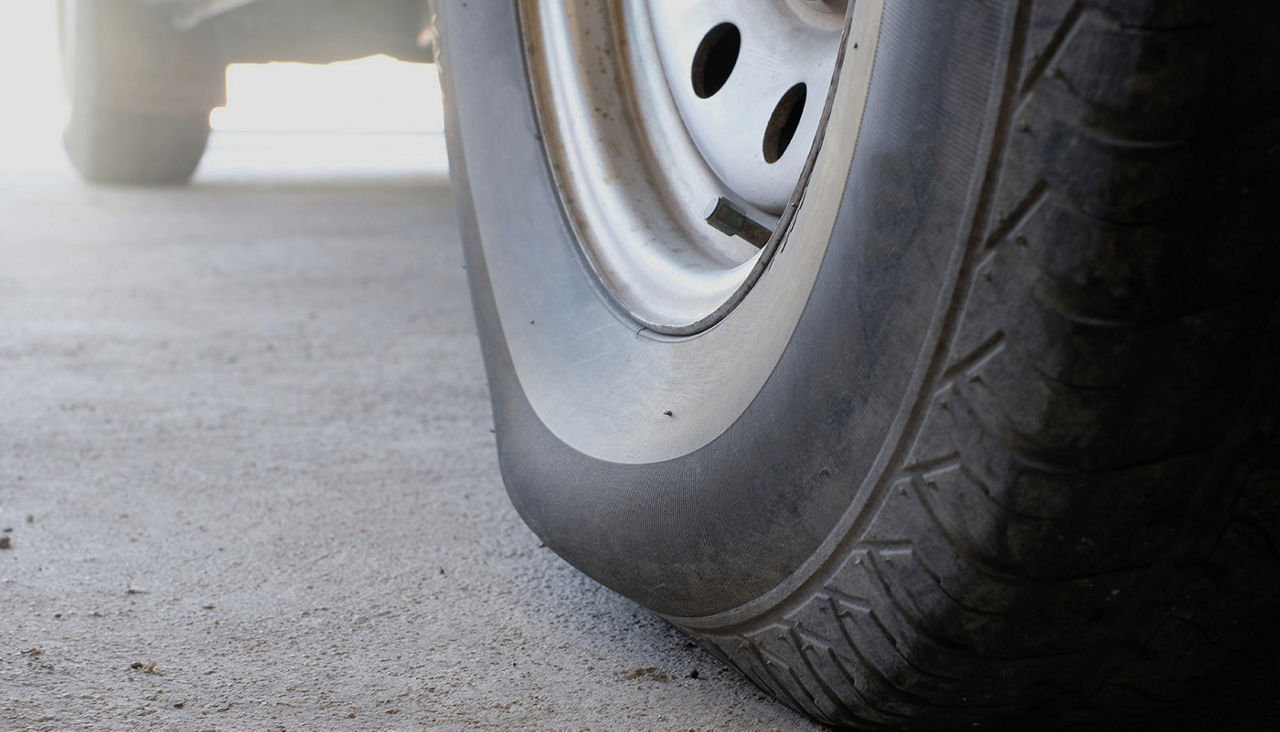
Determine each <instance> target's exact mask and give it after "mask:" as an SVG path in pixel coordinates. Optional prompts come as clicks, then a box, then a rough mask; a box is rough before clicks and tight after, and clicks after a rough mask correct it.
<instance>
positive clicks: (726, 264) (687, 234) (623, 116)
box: [518, 0, 855, 337]
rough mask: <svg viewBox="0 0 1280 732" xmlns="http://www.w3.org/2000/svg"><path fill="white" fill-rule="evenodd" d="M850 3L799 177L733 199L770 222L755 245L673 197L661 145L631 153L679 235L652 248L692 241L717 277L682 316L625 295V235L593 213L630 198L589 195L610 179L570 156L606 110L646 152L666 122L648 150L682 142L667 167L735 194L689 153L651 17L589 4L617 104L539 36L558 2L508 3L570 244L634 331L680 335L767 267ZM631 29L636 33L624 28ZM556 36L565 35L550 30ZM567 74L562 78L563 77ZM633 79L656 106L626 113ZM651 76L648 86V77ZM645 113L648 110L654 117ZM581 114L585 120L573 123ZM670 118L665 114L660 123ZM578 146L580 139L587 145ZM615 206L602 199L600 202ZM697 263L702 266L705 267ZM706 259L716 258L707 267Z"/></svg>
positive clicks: (793, 199) (633, 94)
mask: <svg viewBox="0 0 1280 732" xmlns="http://www.w3.org/2000/svg"><path fill="white" fill-rule="evenodd" d="M853 4H854V3H853V2H852V1H851V2H850V3H849V12H846V13H845V17H844V20H843V23H842V26H841V32H840V36H839V39H838V41H837V43H836V49H837V51H836V58H835V61H834V64H833V68H832V74H831V79H830V80H829V82H828V84H827V88H826V93H825V94H824V95H823V104H822V111H821V114H820V116H819V119H818V122H817V126H816V130H815V133H814V138H813V140H812V142H811V143H810V145H809V149H808V151H807V154H806V156H805V158H804V163H803V165H802V167H801V173H800V176H799V178H798V180H797V181H796V183H795V185H794V187H793V188H792V192H791V195H790V197H789V198H788V200H787V202H786V204H785V205H784V206H783V208H782V211H781V212H780V213H778V214H776V215H774V214H770V213H768V212H766V211H764V210H761V209H759V208H757V207H755V206H753V205H750V204H745V205H743V206H742V208H743V209H744V210H745V211H746V213H747V214H748V215H749V216H751V217H752V218H754V219H755V220H756V221H759V222H761V223H763V224H764V225H766V226H769V227H770V228H772V231H773V233H772V235H771V236H770V238H769V240H768V242H767V243H766V244H765V245H764V246H763V247H761V248H760V249H759V250H754V248H753V247H750V245H746V244H745V243H743V242H741V241H740V240H736V239H731V238H730V237H726V236H724V235H721V234H719V233H718V232H716V233H714V234H713V233H712V227H711V226H709V225H708V224H707V223H706V222H705V221H703V219H702V217H703V216H704V215H705V212H706V204H707V203H708V201H702V200H693V201H689V200H688V199H687V197H686V199H685V200H683V201H681V200H677V199H678V198H679V194H678V193H677V192H678V191H680V190H681V189H682V188H685V186H683V185H682V184H681V182H680V181H677V180H676V179H675V178H674V177H673V176H672V175H671V173H672V168H673V167H675V166H669V165H664V164H663V163H664V162H666V160H664V159H662V156H659V159H657V160H655V159H654V158H653V157H651V156H650V157H646V158H643V159H641V160H639V161H634V160H633V162H639V163H640V164H641V165H643V166H644V167H645V173H646V175H645V176H644V178H643V179H644V182H645V183H646V184H647V188H648V190H646V191H644V195H645V196H646V197H647V198H648V201H649V203H650V206H651V208H652V204H653V202H661V204H662V206H661V207H662V208H664V209H665V211H666V213H667V214H668V215H669V216H670V219H669V220H667V221H665V222H663V223H664V224H665V228H666V229H667V230H668V235H670V232H671V231H674V232H677V233H678V235H680V237H681V238H680V241H678V242H674V247H673V243H672V242H670V241H667V242H663V244H665V247H661V248H677V249H679V248H687V249H689V250H693V251H694V252H695V254H694V261H695V262H696V261H697V259H698V257H699V256H700V257H701V260H702V261H701V264H703V265H704V267H703V268H702V269H701V270H698V269H695V270H694V274H695V275H699V274H700V275H706V274H712V275H713V276H718V278H719V280H718V282H716V283H715V284H716V285H718V287H716V288H715V289H714V292H713V294H712V295H711V296H710V298H706V297H704V298H703V299H704V301H705V300H706V299H712V300H714V302H715V303H716V304H715V305H714V306H704V307H703V308H701V309H697V310H696V314H693V315H688V316H687V317H669V314H670V309H669V308H666V309H664V308H663V305H666V304H667V303H662V302H657V303H655V301H654V299H653V296H652V293H650V294H649V295H648V296H647V297H637V296H636V295H635V294H634V293H633V292H632V288H631V287H630V285H631V282H629V281H628V279H627V276H628V274H629V273H630V274H635V273H636V272H637V269H638V268H637V267H634V266H632V267H630V268H627V267H625V266H623V267H620V266H619V262H620V260H624V261H623V262H622V263H623V264H626V262H625V259H626V258H628V257H629V252H628V249H633V248H635V247H636V244H635V243H634V242H632V241H631V240H630V239H629V238H628V236H627V234H623V233H619V232H618V231H616V229H617V228H620V227H616V226H614V227H609V226H603V225H602V222H606V221H609V219H610V218H615V217H613V216H610V210H605V209H610V206H618V205H624V207H625V204H623V203H622V201H623V200H624V199H631V201H630V203H631V205H632V206H636V204H635V202H634V198H632V197H631V196H622V195H615V196H613V197H611V198H608V199H606V200H607V201H609V202H610V206H603V205H602V203H601V201H599V200H593V199H595V198H596V194H594V193H593V192H592V189H595V190H601V189H606V188H608V187H609V185H610V183H611V182H612V181H610V180H609V179H608V178H605V177H601V176H600V175H598V174H596V175H592V174H591V171H590V170H589V168H590V167H592V166H590V165H585V164H584V163H583V161H582V158H583V157H584V156H585V155H587V154H588V153H584V151H583V150H582V149H581V148H582V147H583V146H584V142H583V141H584V134H585V135H586V136H587V137H590V138H594V139H596V140H601V141H603V140H605V139H606V138H607V137H608V135H607V134H605V129H604V128H605V127H606V126H605V125H603V124H602V122H601V120H613V121H614V125H613V127H612V128H610V131H612V132H613V133H615V134H616V133H617V132H618V129H617V128H618V125H617V121H618V120H626V122H625V123H624V125H623V128H624V129H625V131H626V132H627V133H628V134H630V135H632V136H633V138H634V139H638V140H641V141H643V142H642V143H641V145H646V144H647V145H648V146H649V147H648V148H647V152H650V153H653V152H655V146H654V140H655V138H654V137H653V135H654V134H662V133H665V134H668V135H669V134H672V133H673V132H678V133H679V138H680V139H678V140H675V141H673V142H672V143H671V144H669V145H668V144H660V145H657V148H658V151H665V152H666V154H667V156H666V157H667V159H668V160H669V158H670V148H671V147H676V148H682V149H683V152H684V154H685V155H686V156H687V155H688V152H689V151H692V152H693V154H694V155H695V156H696V158H694V159H693V160H689V159H682V160H681V161H680V162H681V163H683V165H681V166H679V168H680V169H681V170H682V171H683V172H685V173H688V172H689V170H690V168H700V169H701V171H702V176H701V177H702V179H703V181H704V186H703V188H704V190H706V191H707V192H708V193H709V194H710V195H711V196H716V195H724V196H728V197H730V200H734V199H735V198H736V196H734V194H733V193H732V192H731V190H730V189H729V188H728V187H727V186H726V185H725V184H724V183H723V182H721V181H720V180H719V179H718V178H717V177H716V174H715V173H714V172H713V171H712V170H711V168H710V166H709V165H708V163H707V162H706V160H705V159H704V158H703V157H702V156H701V152H700V151H699V150H698V148H697V145H696V143H695V142H694V141H693V139H692V137H691V135H690V132H689V130H688V128H687V127H686V126H685V122H684V120H683V118H682V117H681V116H680V112H679V110H678V109H677V106H676V102H675V100H674V99H673V98H672V95H671V91H670V88H669V86H668V85H669V83H670V80H669V79H668V77H667V75H666V71H665V70H664V69H663V67H662V66H663V65H662V64H660V63H659V64H655V63H653V59H654V58H655V56H654V54H656V53H657V42H656V40H655V39H654V37H653V28H652V25H651V24H650V23H649V20H648V12H649V5H648V2H647V1H646V0H623V2H622V3H621V12H618V11H615V10H605V9H604V6H605V5H606V4H604V3H601V4H600V5H601V11H600V12H605V13H608V15H609V16H610V17H609V27H610V30H611V31H612V34H611V40H612V42H613V43H612V46H610V47H608V48H607V49H606V48H605V47H603V46H600V45H598V44H597V46H596V48H597V49H598V50H600V51H601V54H602V58H603V57H607V56H609V55H610V53H612V51H613V49H620V52H618V53H617V54H616V56H615V57H614V59H613V63H615V64H616V67H615V68H613V69H609V68H608V66H607V65H606V64H605V63H603V62H602V63H601V65H600V67H599V68H600V72H601V73H602V74H603V73H607V72H608V71H613V72H614V76H613V77H612V80H613V81H615V82H618V81H619V80H625V82H627V83H618V84H617V86H618V87H619V88H621V89H625V90H626V91H625V92H618V93H619V94H620V96H621V97H623V99H625V100H626V102H628V103H629V106H628V105H627V104H620V105H614V106H602V105H599V104H598V102H599V99H598V97H592V96H591V95H590V94H588V93H587V91H586V90H584V86H585V87H589V86H590V82H591V78H590V76H591V74H590V73H587V72H584V71H583V70H584V67H591V68H594V67H593V66H592V64H590V63H588V62H587V61H586V60H585V58H584V57H579V58H578V64H577V65H575V64H574V63H573V62H572V61H567V60H566V59H565V56H566V55H569V56H573V55H574V50H575V47H573V46H572V44H564V43H556V42H555V40H554V39H552V38H551V37H550V36H551V34H552V33H553V32H554V31H549V30H548V25H554V24H556V23H563V21H564V18H563V17H557V12H558V9H559V8H561V7H562V4H560V3H547V2H539V1H538V0H522V2H520V3H519V4H518V13H519V17H520V24H521V26H522V28H523V33H522V36H523V42H524V49H523V50H524V62H525V70H526V75H527V76H528V77H529V81H530V88H531V90H532V92H533V93H532V97H533V102H534V109H535V113H536V115H537V119H538V126H539V130H540V132H541V138H542V143H543V149H544V151H545V154H546V157H547V160H548V164H549V165H548V167H549V170H550V173H551V175H552V177H553V179H554V182H555V187H556V189H557V192H558V195H559V197H560V201H561V204H562V206H563V208H564V213H565V215H566V218H567V220H568V222H569V224H570V226H571V228H572V229H573V231H574V234H575V239H576V242H577V245H578V246H577V247H576V249H577V250H578V251H579V253H580V255H581V258H582V259H583V261H584V263H585V265H586V266H587V268H588V269H589V270H590V271H591V273H592V274H593V275H594V280H595V282H596V283H597V285H598V287H599V289H600V290H601V291H602V293H603V294H604V295H605V297H606V299H607V300H608V301H609V302H610V303H611V304H612V305H613V306H614V308H615V309H616V310H617V311H618V312H619V315H621V316H622V317H625V318H629V319H630V320H632V321H634V322H636V323H637V324H638V325H639V326H640V331H639V332H646V331H647V332H648V333H649V334H650V335H652V336H658V337H661V336H669V337H684V336H692V335H696V334H698V333H700V332H703V331H705V330H707V329H709V328H711V327H712V326H714V325H715V324H716V323H718V322H719V321H720V320H722V319H723V318H724V317H725V316H726V315H728V314H729V313H730V312H732V311H733V309H734V308H735V307H737V305H738V304H739V303H741V301H742V300H743V299H744V298H745V297H746V295H747V294H748V293H749V292H750V290H751V289H752V287H753V286H754V285H755V284H756V282H757V281H758V280H759V278H760V276H761V275H762V274H763V273H764V272H765V271H766V270H767V269H768V268H769V265H770V262H771V261H772V259H773V257H774V256H775V255H776V254H777V253H778V251H779V250H780V249H782V248H784V242H785V240H786V238H787V236H788V233H789V231H790V229H791V225H792V222H793V220H794V216H795V213H796V211H797V209H798V208H799V206H800V204H801V202H802V199H803V194H804V190H805V186H806V184H807V183H808V180H809V177H810V174H811V173H812V171H813V167H814V164H815V161H816V159H817V157H818V154H819V152H820V150H821V147H822V142H823V139H824V137H825V134H826V128H827V122H828V120H829V117H830V114H831V108H832V101H833V98H834V95H835V90H836V86H837V80H838V79H839V78H840V72H841V67H842V66H843V63H844V58H845V54H846V51H847V50H848V49H847V46H848V38H849V36H850V33H851V26H852V21H853V18H854V16H855V14H854V13H853V12H852V6H853ZM560 12H568V11H560ZM628 29H631V30H632V32H628ZM636 30H638V31H640V32H641V33H639V34H638V33H636V32H634V31H636ZM560 40H572V39H570V38H569V37H568V36H566V35H564V34H563V31H561V39H560ZM637 41H639V42H637ZM552 65H558V70H559V71H561V72H579V73H585V76H584V77H583V78H578V77H571V78H570V79H566V78H565V73H561V74H560V75H559V76H557V75H555V74H554V72H553V71H552V70H551V69H550V68H549V67H550V66H552ZM569 81H572V82H573V83H567V82H569ZM637 82H639V83H642V84H646V85H647V87H646V90H647V91H648V92H649V96H648V97H647V98H646V102H649V103H652V102H654V101H655V95H654V93H655V92H661V93H660V94H658V95H657V96H656V101H659V102H661V104H660V109H658V110H656V112H657V113H656V114H637V113H635V111H636V110H639V109H641V107H640V105H639V103H638V102H637V101H636V98H637V96H639V95H640V91H639V90H637V86H636V83H637ZM658 82H660V84H658ZM655 86H657V87H658V88H656V89H655V88H653V87H655ZM588 109H590V110H592V112H594V113H593V114H584V111H585V110H588ZM655 118H660V119H658V120H655ZM584 120H585V121H587V122H589V123H593V124H585V125H584V124H583V121H584ZM672 120H674V121H675V123H676V124H672ZM586 146H587V147H590V145H586ZM588 152H589V151H588ZM613 157H614V158H615V159H612V160H606V161H600V160H594V161H593V162H597V163H599V162H606V163H608V164H609V165H607V166H605V167H607V168H608V169H612V170H615V171H616V170H619V169H624V166H625V162H627V161H625V160H623V158H625V156H624V155H621V154H616V155H614V156H613ZM706 181H711V182H712V183H711V184H710V185H708V184H706ZM628 193H630V191H628ZM738 200H740V199H738ZM593 209H594V210H593ZM616 210H617V209H612V211H616ZM626 213H627V214H628V215H629V216H630V219H631V221H632V222H634V221H643V220H645V219H646V218H647V217H646V216H645V215H644V214H643V213H639V212H638V211H637V210H635V208H632V209H631V210H629V211H627V212H626ZM650 220H651V219H650ZM621 228H626V227H621ZM637 228H638V227H635V226H632V227H630V228H629V229H628V232H629V233H632V234H634V233H635V232H636V231H637ZM644 233H646V234H649V235H650V238H651V239H653V238H655V237H653V234H654V232H653V231H652V230H651V229H649V230H645V231H644ZM717 237H718V240H717ZM640 246H641V247H646V246H647V247H650V251H652V250H653V248H655V246H654V244H653V243H652V242H650V243H646V244H641V245H640ZM746 249H751V250H753V251H751V252H747V251H745V250H746ZM631 258H634V257H631ZM734 258H739V259H741V261H739V262H737V263H731V261H732V259H734ZM726 260H728V261H726ZM708 263H711V264H712V265H713V266H706V265H707V264H708ZM715 263H718V264H719V265H720V266H718V267H716V266H714V264H715ZM640 274H641V275H642V276H643V275H646V274H649V275H651V274H652V273H644V272H641V273H640ZM658 289H661V288H658ZM655 305H657V307H655ZM689 312H691V309H688V308H686V309H685V313H686V314H688V313H689ZM664 316H668V317H664Z"/></svg>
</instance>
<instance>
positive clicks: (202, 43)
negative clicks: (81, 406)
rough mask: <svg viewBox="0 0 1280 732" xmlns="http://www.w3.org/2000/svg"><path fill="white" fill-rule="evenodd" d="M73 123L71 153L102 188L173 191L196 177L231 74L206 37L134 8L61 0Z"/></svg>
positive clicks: (128, 2)
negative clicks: (155, 187)
mask: <svg viewBox="0 0 1280 732" xmlns="http://www.w3.org/2000/svg"><path fill="white" fill-rule="evenodd" d="M58 9H59V15H60V28H61V45H62V56H63V66H64V73H65V79H66V85H67V91H68V95H69V97H70V101H71V117H70V120H69V122H68V124H67V129H66V132H65V134H64V138H63V139H64V144H65V147H66V150H67V155H68V156H69V157H70V159H71V162H72V164H73V165H74V166H75V168H76V170H78V171H79V172H80V174H81V175H83V176H84V177H85V179H87V180H89V181H91V182H94V183H106V184H128V185H173V184H177V183H182V182H185V181H186V180H187V179H189V178H190V177H191V175H192V174H193V173H194V172H195V169H196V166H197V165H198V164H199V163H200V158H201V156H202V155H203V154H204V149H205V144H206V142H207V141H208V137H209V112H210V111H211V110H212V109H213V108H214V107H216V106H218V105H220V104H222V103H223V101H224V99H223V95H224V93H225V81H224V69H225V65H224V64H222V63H220V62H219V61H217V60H216V57H215V55H214V54H213V53H212V52H211V49H210V47H209V45H208V42H207V39H205V38H204V37H203V36H202V35H201V34H200V33H199V32H198V31H193V32H187V33H184V32H179V31H178V30H176V29H174V28H173V27H172V26H171V25H170V24H169V22H168V20H167V18H165V17H164V16H162V15H161V14H159V13H158V12H157V11H155V10H151V9H148V8H147V7H146V6H143V5H140V4H139V3H137V2H136V1H135V0H60V3H59V6H58Z"/></svg>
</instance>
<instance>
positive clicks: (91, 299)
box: [0, 136, 809, 729]
mask: <svg viewBox="0 0 1280 732" xmlns="http://www.w3.org/2000/svg"><path fill="white" fill-rule="evenodd" d="M233 137H234V136H233ZM371 139H372V138H371ZM245 140H248V142H246V141H245ZM339 142H341V141H339ZM369 142H370V140H365V141H364V144H365V147H363V148H362V147H360V145H359V144H356V145H355V148H354V149H355V152H354V153H353V152H351V149H352V148H351V146H350V145H348V146H347V147H346V148H343V145H341V144H337V143H335V142H334V141H333V140H329V141H328V142H325V140H323V139H318V140H317V139H313V140H310V141H309V142H306V141H304V143H302V144H304V145H309V146H314V147H315V148H316V149H323V150H324V151H325V153H326V154H327V155H328V158H327V159H328V161H329V167H327V168H326V167H323V165H324V163H323V160H321V162H320V164H319V166H320V167H312V168H307V167H305V166H303V167H302V168H299V167H298V165H297V160H298V159H300V158H299V157H298V156H294V155H291V154H290V151H289V150H288V149H287V148H288V147H289V145H293V146H295V147H296V146H297V145H298V144H299V143H298V142H297V141H296V140H295V141H293V142H289V141H288V140H284V139H283V138H271V137H264V138H260V139H257V140H256V141H255V140H254V139H252V138H244V139H239V138H237V139H232V138H221V139H220V138H217V137H216V136H215V144H214V148H213V149H212V150H211V152H210V155H209V157H208V159H207V160H206V164H205V166H204V167H203V168H202V170H201V171H200V173H199V175H198V177H197V180H196V182H195V184H194V185H193V186H191V187H189V188H181V189H177V190H171V191H146V190H106V189H93V188H88V187H84V186H82V185H81V184H80V183H79V182H78V181H77V180H76V179H75V178H74V177H73V176H72V175H71V173H70V171H69V170H67V169H66V168H65V166H64V165H62V164H60V163H59V164H58V165H55V166H52V167H49V168H47V169H43V168H42V169H29V170H25V171H15V170H9V171H5V172H0V365H2V368H3V379H2V380H0V529H3V532H4V533H3V534H0V545H3V543H4V542H5V540H7V542H8V548H7V549H0V619H3V620H2V622H0V729H12V728H18V729H21V728H31V729H69V728H86V727H107V728H121V727H134V726H156V727H164V728H182V729H267V728H278V727H279V728H303V729H316V728H357V727H366V728H411V727H418V726H421V725H428V726H444V727H468V728H471V727H476V728H485V727H487V728H509V727H537V728H549V727H550V728H578V729H583V728H690V727H699V728H725V729H754V728H785V729H803V728H806V727H808V726H809V725H808V723H807V722H806V721H804V720H803V719H802V718H801V717H799V716H797V715H795V714H793V713H792V712H790V711H789V710H787V709H786V708H784V707H782V706H780V705H779V704H776V703H774V702H773V701H771V700H768V699H766V698H764V697H763V696H762V695H761V694H760V693H758V692H757V691H756V689H755V688H754V687H752V686H751V685H749V684H748V683H746V682H745V681H743V680H742V679H740V678H739V677H738V676H737V675H735V674H734V673H732V672H730V671H728V670H726V669H725V668H724V667H722V666H721V664H720V663H719V662H717V661H716V660H714V659H713V658H712V657H710V656H709V655H708V654H706V653H704V652H703V651H702V650H701V649H698V648H695V647H694V646H693V645H692V644H691V643H689V642H688V641H686V639H685V638H684V637H683V636H681V635H680V634H679V633H678V632H676V631H674V630H673V629H671V628H670V627H669V626H667V625H666V624H665V623H663V622H661V621H660V620H657V619H655V618H653V617H652V616H650V615H649V614H647V613H646V612H645V611H643V610H641V609H639V608H638V607H636V606H635V605H633V604H632V603H630V602H628V601H627V600H624V599H622V598H620V597H618V596H616V595H614V594H612V593H611V592H609V591H607V590H604V589H602V588H601V587H599V586H597V585H595V584H594V583H592V582H591V581H589V580H587V579H585V578H584V577H582V576H581V575H579V574H578V573H577V572H576V571H574V570H573V569H571V568H570V567H568V566H567V565H565V564H564V563H563V562H562V561H560V560H559V559H558V558H557V557H556V556H555V555H553V554H552V553H551V552H550V551H549V550H547V549H545V548H543V547H541V546H540V545H539V542H538V540H537V538H536V537H534V536H533V535H532V534H531V533H530V532H529V531H528V530H527V529H526V528H525V527H524V525H523V524H522V523H521V522H520V519H519V518H518V517H517V516H516V514H515V512H514V511H513V510H512V508H511V507H510V505H509V504H508V502H507V498H506V496H505V494H504V493H503V489H502V484H501V480H500V477H499V475H498V468H497V465H496V460H495V455H494V447H493V435H492V433H491V430H490V427H491V419H490V413H489V404H488V396H487V393H486V388H485V378H484V373H483V369H482V364H481V360H480V353H479V348H478V345H477V341H476V338H475V328H474V324H473V321H472V316H471V309H470V303H469V301H468V296H467V291H466V284H465V281H464V273H463V271H462V259H461V252H460V249H459V244H458V235H457V233H456V231H455V228H454V221H453V211H452V203H451V201H450V195H449V187H448V183H447V179H446V177H445V175H444V173H443V171H442V170H440V169H438V168H437V170H436V171H435V172H426V173H423V172H419V169H417V168H415V167H414V166H413V165H404V164H402V163H403V162H404V161H405V160H411V159H414V158H415V156H418V157H422V156H424V155H425V157H427V158H430V157H431V155H432V154H433V153H432V151H431V150H426V151H425V152H424V149H425V148H423V145H424V144H425V146H426V148H432V146H433V145H436V146H438V143H439V141H438V140H434V141H433V140H426V141H425V143H424V142H423V140H420V139H419V140H409V139H407V138H405V139H401V140H399V141H397V140H396V139H395V138H379V139H378V140H374V141H373V143H374V144H373V146H372V147H370V146H369ZM286 143H287V144H286ZM415 145H416V146H417V147H414V146H415ZM282 146H283V147H282ZM401 146H404V147H403V149H402V147H401ZM344 149H345V150H346V152H343V151H342V150H344ZM432 149H433V150H434V148H432ZM294 152H299V151H298V150H294ZM436 152H438V151H436ZM362 156H363V157H362ZM370 156H372V159H373V162H374V163H376V164H377V165H376V166H375V167H367V166H366V167H364V168H361V167H359V166H360V165H361V163H360V161H361V160H365V161H366V162H368V159H370ZM437 157H438V156H437ZM322 158H323V156H322ZM273 160H275V161H276V162H281V161H283V167H281V166H276V167H272V166H271V163H272V161H273ZM264 161H265V163H264ZM254 165H258V167H257V168H256V169H255V168H254ZM353 165H354V166H356V167H350V166H353ZM290 166H293V167H290Z"/></svg>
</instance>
